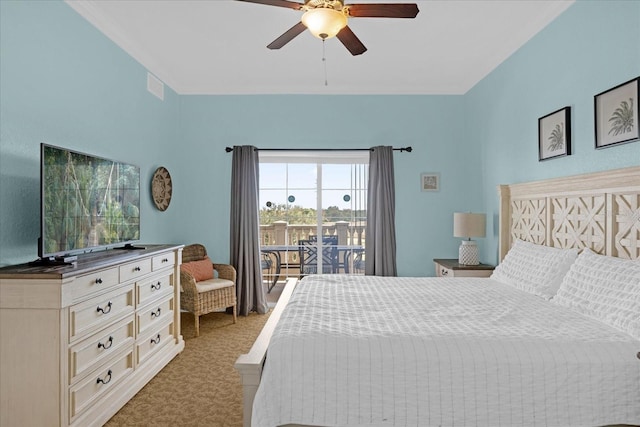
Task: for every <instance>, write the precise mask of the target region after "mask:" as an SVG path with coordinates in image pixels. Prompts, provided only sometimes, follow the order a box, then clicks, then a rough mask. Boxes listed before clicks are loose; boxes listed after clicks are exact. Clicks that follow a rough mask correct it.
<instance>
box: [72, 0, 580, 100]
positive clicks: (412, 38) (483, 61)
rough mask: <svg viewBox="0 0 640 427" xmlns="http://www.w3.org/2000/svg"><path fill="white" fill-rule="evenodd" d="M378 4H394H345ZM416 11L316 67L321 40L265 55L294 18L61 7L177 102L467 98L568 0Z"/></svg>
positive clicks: (330, 49)
mask: <svg viewBox="0 0 640 427" xmlns="http://www.w3.org/2000/svg"><path fill="white" fill-rule="evenodd" d="M299 1H300V2H302V0H299ZM381 2H387V3H389V2H393V1H390V0H379V1H371V0H353V1H352V2H351V3H381ZM403 2H411V0H404V1H403ZM347 3H350V2H347ZM416 3H417V4H418V7H419V9H420V13H418V16H417V17H416V18H415V19H382V18H351V19H349V27H350V28H351V29H352V30H353V32H354V33H355V34H356V35H357V36H358V38H360V40H361V41H362V42H363V43H364V45H365V46H366V47H367V48H368V51H367V52H365V53H364V54H362V55H359V56H352V55H351V54H350V53H349V52H348V51H347V50H346V49H345V48H344V46H343V45H342V44H341V43H340V42H339V41H338V40H337V39H335V38H333V39H330V40H327V41H326V43H325V48H326V49H325V50H326V52H325V57H326V61H324V62H323V60H322V58H323V47H322V41H320V40H319V39H317V38H314V37H313V36H312V35H311V34H309V32H308V31H305V32H304V33H302V34H300V35H299V36H298V37H296V38H295V39H293V40H292V41H291V42H290V43H289V44H287V45H286V46H284V47H283V48H282V49H280V50H269V49H267V48H266V45H267V44H269V43H270V42H272V41H273V40H274V39H275V38H276V37H278V36H279V35H280V34H282V33H284V32H285V31H286V30H288V29H289V28H291V27H292V26H293V25H294V24H295V23H296V22H298V21H299V20H300V16H301V14H302V13H301V12H300V11H296V10H292V9H287V8H282V7H273V6H265V5H260V4H251V3H244V2H237V1H232V0H128V1H121V0H67V4H69V5H70V6H71V7H72V8H73V9H74V10H76V11H77V12H78V13H80V14H81V15H82V16H83V17H85V18H86V19H87V20H88V21H89V22H91V23H92V24H93V25H94V26H96V27H97V28H98V29H99V30H100V31H102V32H103V33H104V34H105V35H106V36H107V37H109V38H110V39H112V40H113V41H114V42H115V43H116V44H118V45H119V46H120V47H121V48H123V49H124V50H125V51H127V52H128V53H129V54H130V55H131V56H133V57H134V58H135V59H137V60H138V61H139V62H140V63H141V64H142V65H144V66H145V67H146V68H147V69H148V70H149V71H150V72H152V73H153V74H155V75H156V76H157V77H158V78H160V79H161V80H162V81H164V82H165V83H166V84H167V85H168V86H170V87H171V88H172V89H173V90H175V91H176V92H177V93H179V94H464V93H466V92H467V91H468V90H469V89H471V88H472V87H473V86H474V85H475V84H476V83H477V82H479V81H480V80H481V79H482V78H483V77H485V76H486V75H487V74H488V73H490V72H491V71H492V70H493V69H494V68H496V67H497V66H498V65H499V64H500V63H502V62H503V61H504V60H505V59H506V58H508V57H509V56H510V55H511V54H512V53H513V52H515V51H516V50H517V49H518V48H519V47H521V46H522V45H523V44H524V43H526V42H527V41H528V40H529V39H530V38H531V37H533V36H534V35H535V34H536V33H538V32H539V31H540V30H541V29H542V28H544V27H545V26H546V25H547V24H548V23H549V22H551V21H552V20H553V19H555V18H556V17H557V16H558V15H559V14H561V13H562V12H563V11H564V10H566V9H567V8H568V7H569V6H571V4H572V3H573V0H492V1H486V0H427V1H424V0H423V1H417V2H416ZM325 67H326V81H327V83H328V84H326V85H325Z"/></svg>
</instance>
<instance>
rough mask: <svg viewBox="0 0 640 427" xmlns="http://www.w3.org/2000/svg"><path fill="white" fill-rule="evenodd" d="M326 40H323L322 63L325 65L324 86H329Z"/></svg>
mask: <svg viewBox="0 0 640 427" xmlns="http://www.w3.org/2000/svg"><path fill="white" fill-rule="evenodd" d="M324 42H325V39H322V62H323V63H324V85H325V86H329V81H328V80H327V55H326V50H325V44H324Z"/></svg>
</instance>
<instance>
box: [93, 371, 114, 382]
mask: <svg viewBox="0 0 640 427" xmlns="http://www.w3.org/2000/svg"><path fill="white" fill-rule="evenodd" d="M111 373H112V372H111V369H109V372H107V376H106V377H105V379H104V380H103V379H102V378H98V380H97V381H96V384H109V382H110V381H111Z"/></svg>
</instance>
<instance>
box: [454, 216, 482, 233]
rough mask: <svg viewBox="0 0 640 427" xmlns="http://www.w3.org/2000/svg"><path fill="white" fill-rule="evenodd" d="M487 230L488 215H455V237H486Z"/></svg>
mask: <svg viewBox="0 0 640 427" xmlns="http://www.w3.org/2000/svg"><path fill="white" fill-rule="evenodd" d="M485 229H486V215H485V214H483V213H461V212H455V213H454V214H453V236H454V237H466V238H471V237H484V236H485Z"/></svg>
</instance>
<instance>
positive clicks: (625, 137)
mask: <svg viewBox="0 0 640 427" xmlns="http://www.w3.org/2000/svg"><path fill="white" fill-rule="evenodd" d="M639 82H640V77H636V78H635V79H633V80H629V81H628V82H625V83H622V84H620V85H618V86H616V87H614V88H611V89H609V90H606V91H604V92H602V93H599V94H597V95H596V96H595V97H594V113H595V132H596V148H606V147H610V146H612V145H617V144H623V143H626V142H632V141H637V140H638V138H639V136H640V123H638V122H639V121H640V115H639V111H638V99H639V98H640V85H639V84H638V83H639Z"/></svg>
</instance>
